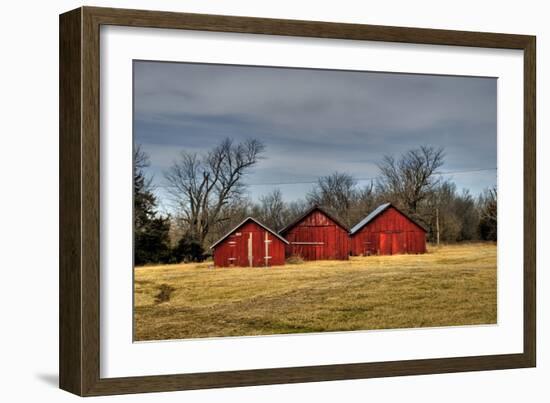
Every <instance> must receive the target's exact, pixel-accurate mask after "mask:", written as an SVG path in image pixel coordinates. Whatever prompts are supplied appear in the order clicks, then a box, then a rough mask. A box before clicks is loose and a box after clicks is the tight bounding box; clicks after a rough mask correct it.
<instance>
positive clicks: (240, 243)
mask: <svg viewBox="0 0 550 403" xmlns="http://www.w3.org/2000/svg"><path fill="white" fill-rule="evenodd" d="M266 240H267V242H266ZM266 243H267V245H268V246H267V254H266ZM249 248H250V249H249ZM249 250H250V256H251V257H252V266H253V267H265V266H279V265H283V264H285V243H284V242H283V241H281V240H280V239H279V238H277V237H276V236H274V235H273V234H272V233H270V232H269V231H266V230H265V229H264V228H262V227H261V226H259V225H258V224H256V223H255V222H253V221H249V222H247V223H245V224H243V225H242V226H240V227H239V228H237V229H235V230H234V231H233V232H232V233H231V235H229V236H228V237H227V238H226V239H224V240H223V241H222V242H220V243H219V244H218V245H216V246H215V247H214V264H215V265H216V266H217V267H231V266H236V267H249V266H250V265H251V264H250V259H249ZM266 257H268V259H266Z"/></svg>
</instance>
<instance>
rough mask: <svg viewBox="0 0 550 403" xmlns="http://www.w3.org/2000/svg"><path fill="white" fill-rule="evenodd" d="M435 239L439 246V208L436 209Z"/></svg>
mask: <svg viewBox="0 0 550 403" xmlns="http://www.w3.org/2000/svg"><path fill="white" fill-rule="evenodd" d="M435 239H436V242H437V246H439V207H436V208H435Z"/></svg>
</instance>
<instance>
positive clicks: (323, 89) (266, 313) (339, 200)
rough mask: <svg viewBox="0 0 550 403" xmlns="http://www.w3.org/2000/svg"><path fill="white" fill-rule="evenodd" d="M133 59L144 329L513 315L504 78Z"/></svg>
mask: <svg viewBox="0 0 550 403" xmlns="http://www.w3.org/2000/svg"><path fill="white" fill-rule="evenodd" d="M132 71H133V78H132V79H133V94H132V96H133V167H132V170H133V267H132V268H129V269H131V270H132V273H128V274H129V275H132V276H133V287H134V289H133V340H134V341H135V342H140V341H160V340H177V339H196V338H213V337H242V336H266V335H289V334H303V333H325V332H350V331H374V330H376V331H388V330H391V329H412V328H434V327H449V326H480V325H496V324H497V194H498V189H497V82H498V78H497V77H479V76H454V75H435V74H433V75H432V74H410V73H406V72H384V71H358V70H331V69H321V68H296V67H282V66H250V65H231V64H208V63H191V62H167V61H154V60H133V66H132ZM128 169H129V168H128ZM121 269H122V270H125V269H124V268H121Z"/></svg>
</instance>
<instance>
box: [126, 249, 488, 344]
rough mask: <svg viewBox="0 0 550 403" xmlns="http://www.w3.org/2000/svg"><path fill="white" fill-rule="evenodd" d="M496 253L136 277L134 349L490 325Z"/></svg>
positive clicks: (193, 267) (139, 272)
mask: <svg viewBox="0 0 550 403" xmlns="http://www.w3.org/2000/svg"><path fill="white" fill-rule="evenodd" d="M496 252H497V251H496V246H495V244H490V243H479V244H460V245H452V246H441V247H438V248H435V247H431V248H429V253H427V254H425V255H399V256H380V257H378V256H372V257H356V258H351V259H350V260H349V261H321V262H305V263H302V264H294V265H288V264H287V265H286V266H280V267H272V268H268V269H266V268H225V269H220V268H213V267H212V263H208V262H207V263H201V264H179V265H167V266H149V267H138V268H136V269H135V308H134V310H135V311H134V325H135V339H136V340H161V339H180V338H195V337H216V336H243V335H262V334H282V333H303V332H326V331H349V330H366V329H390V328H413V327H428V326H454V325H474V324H491V323H496V317H497V300H496V295H497V287H496V284H497V279H496V255H497V254H496Z"/></svg>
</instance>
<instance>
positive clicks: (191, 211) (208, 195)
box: [164, 139, 265, 245]
mask: <svg viewBox="0 0 550 403" xmlns="http://www.w3.org/2000/svg"><path fill="white" fill-rule="evenodd" d="M264 148H265V146H264V145H263V144H262V143H261V142H260V141H258V140H254V139H249V140H245V141H243V142H241V143H238V144H235V143H234V142H233V141H232V140H230V139H225V140H223V141H222V142H221V143H220V144H219V145H218V146H216V147H214V148H213V149H212V150H211V151H209V152H207V153H206V154H204V155H199V154H197V153H189V152H186V151H182V153H181V155H180V159H179V160H178V161H176V162H174V164H173V165H172V166H171V167H170V169H169V170H168V171H167V172H166V173H165V175H164V176H165V179H166V180H167V182H168V183H169V185H170V187H169V192H170V194H171V195H172V197H173V199H174V200H175V202H176V203H177V206H178V208H179V210H180V212H181V219H182V220H183V221H184V222H185V224H186V226H187V227H188V231H189V236H190V237H191V238H193V239H195V240H197V241H198V242H199V243H200V244H201V245H203V244H204V241H205V239H206V237H207V235H208V233H209V231H210V229H211V227H212V225H214V224H216V223H218V222H219V221H223V220H226V219H228V217H225V216H224V215H223V210H224V208H225V207H227V206H228V205H230V204H231V203H232V202H235V201H238V200H239V199H240V198H241V196H242V193H243V191H244V189H245V185H244V183H243V182H242V178H243V176H244V175H246V173H247V172H248V171H249V170H250V168H252V167H253V166H254V165H256V164H257V162H258V161H259V159H260V158H261V154H262V152H263V151H264Z"/></svg>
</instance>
